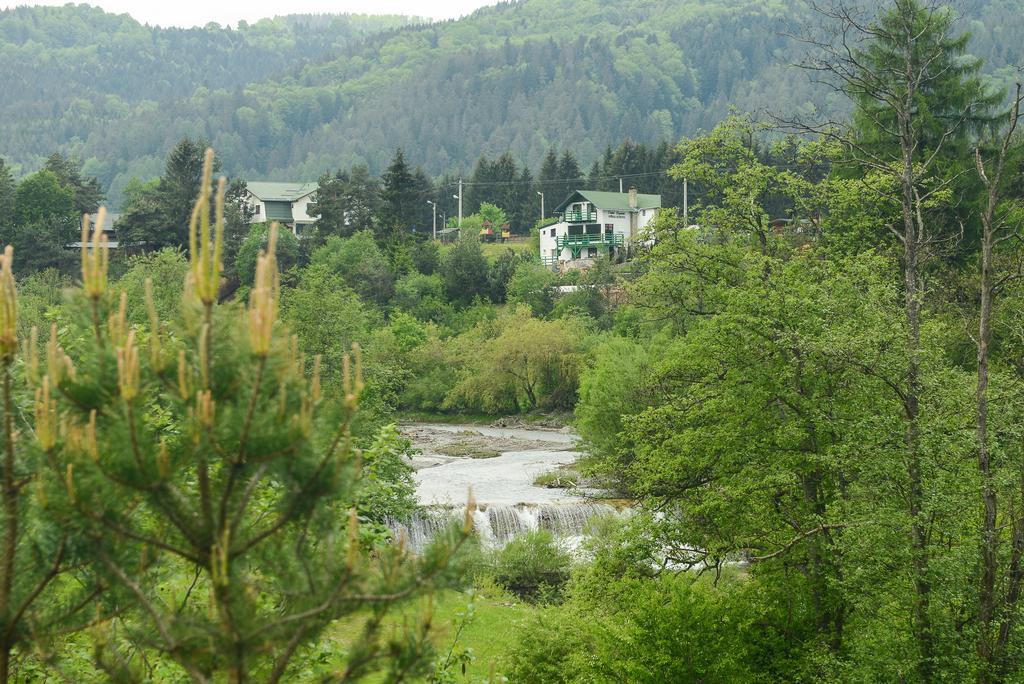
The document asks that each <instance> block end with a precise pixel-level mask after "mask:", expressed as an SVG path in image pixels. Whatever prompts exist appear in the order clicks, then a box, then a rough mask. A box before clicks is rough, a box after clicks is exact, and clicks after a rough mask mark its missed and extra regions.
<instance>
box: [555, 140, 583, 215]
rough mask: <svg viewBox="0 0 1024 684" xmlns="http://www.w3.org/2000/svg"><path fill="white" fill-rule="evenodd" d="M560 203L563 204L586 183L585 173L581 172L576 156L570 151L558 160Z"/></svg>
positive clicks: (565, 152)
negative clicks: (570, 194)
mask: <svg viewBox="0 0 1024 684" xmlns="http://www.w3.org/2000/svg"><path fill="white" fill-rule="evenodd" d="M558 176H559V183H558V186H557V187H558V192H557V196H558V201H559V202H561V201H562V200H564V199H565V198H566V197H568V196H569V193H571V192H572V191H573V190H578V189H579V187H580V185H581V184H582V183H583V182H584V178H583V172H582V171H581V170H580V164H579V162H578V161H576V155H574V154H573V153H572V152H570V151H569V150H565V151H564V152H562V156H561V157H560V158H559V160H558Z"/></svg>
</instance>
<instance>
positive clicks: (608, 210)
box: [540, 188, 661, 266]
mask: <svg viewBox="0 0 1024 684" xmlns="http://www.w3.org/2000/svg"><path fill="white" fill-rule="evenodd" d="M660 208H661V195H644V194H641V193H638V192H637V191H636V188H630V189H629V192H602V191H599V190H576V191H574V192H573V193H571V194H570V195H569V196H568V197H566V198H565V200H564V201H562V203H561V204H559V205H558V206H557V207H555V213H556V214H557V215H558V217H559V221H558V223H555V224H553V225H550V226H547V227H545V228H541V230H540V258H541V261H542V262H544V263H545V264H548V265H550V266H560V265H562V264H574V265H575V262H579V263H578V265H586V262H587V261H589V260H593V259H596V258H598V257H599V256H604V257H616V256H618V255H620V254H623V255H624V254H625V251H626V249H627V247H628V245H629V244H630V243H631V242H633V241H635V240H637V239H638V238H639V237H640V233H641V231H642V230H643V229H644V228H645V227H646V226H647V224H649V223H650V222H651V221H652V220H654V217H655V216H656V215H657V213H658V210H659V209H660Z"/></svg>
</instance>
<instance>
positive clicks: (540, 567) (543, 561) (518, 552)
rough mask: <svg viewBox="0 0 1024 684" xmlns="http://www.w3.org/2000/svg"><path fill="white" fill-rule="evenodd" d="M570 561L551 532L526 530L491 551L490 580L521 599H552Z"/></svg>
mask: <svg viewBox="0 0 1024 684" xmlns="http://www.w3.org/2000/svg"><path fill="white" fill-rule="evenodd" d="M571 563H572V558H571V557H570V556H569V554H568V552H566V551H565V550H564V549H562V547H561V546H559V545H558V542H556V541H555V538H554V536H553V535H552V534H551V532H549V531H548V530H536V531H533V532H527V533H526V534H523V535H520V536H518V537H516V538H514V539H513V540H512V541H510V542H509V543H508V545H507V546H505V548H503V549H501V550H499V551H497V552H496V553H495V558H494V581H495V582H497V583H498V584H500V585H501V586H503V587H505V588H506V589H508V590H509V591H511V592H512V593H514V594H516V595H517V596H521V597H523V598H525V599H529V600H550V599H556V598H558V597H559V596H561V593H562V589H563V588H564V587H565V583H566V582H567V581H568V580H569V569H570V565H571Z"/></svg>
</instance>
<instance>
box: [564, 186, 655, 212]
mask: <svg viewBox="0 0 1024 684" xmlns="http://www.w3.org/2000/svg"><path fill="white" fill-rule="evenodd" d="M580 199H583V200H586V201H587V202H590V203H591V204H593V205H594V206H595V207H597V208H598V209H604V210H605V211H629V210H630V206H629V193H628V192H601V191H599V190H575V191H573V193H572V194H571V195H569V196H568V197H566V198H565V200H564V201H563V202H562V203H561V204H559V205H558V206H557V207H555V212H560V211H562V210H563V209H565V207H566V206H568V205H569V204H572V203H573V202H578V201H579V200H580ZM660 207H661V195H644V194H640V193H637V196H636V208H637V209H659V208H660Z"/></svg>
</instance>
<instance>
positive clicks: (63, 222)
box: [0, 170, 80, 272]
mask: <svg viewBox="0 0 1024 684" xmlns="http://www.w3.org/2000/svg"><path fill="white" fill-rule="evenodd" d="M13 209H14V216H13V221H12V222H11V223H10V224H9V225H6V226H3V225H0V229H2V232H0V240H3V241H4V242H5V243H6V244H9V245H12V246H13V247H14V248H15V249H17V250H18V253H19V254H20V255H23V256H22V267H23V268H24V269H25V270H26V272H32V271H35V270H40V269H44V268H64V267H66V266H67V261H68V254H67V251H66V249H65V248H66V246H67V245H69V244H70V243H71V242H72V241H73V240H75V239H76V235H77V233H78V230H77V229H78V220H79V218H80V217H79V216H78V214H77V213H76V211H75V194H74V190H73V189H72V188H68V187H65V186H63V185H61V183H60V179H59V178H58V177H57V176H56V175H55V174H54V173H53V172H52V171H48V170H43V171H39V172H37V173H34V174H32V175H31V176H28V177H26V178H24V179H22V181H21V182H20V183H18V187H17V190H16V191H15V193H14V207H13Z"/></svg>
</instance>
